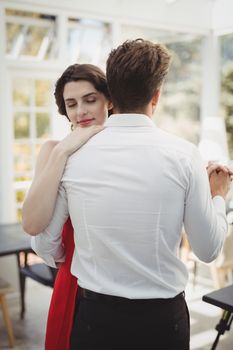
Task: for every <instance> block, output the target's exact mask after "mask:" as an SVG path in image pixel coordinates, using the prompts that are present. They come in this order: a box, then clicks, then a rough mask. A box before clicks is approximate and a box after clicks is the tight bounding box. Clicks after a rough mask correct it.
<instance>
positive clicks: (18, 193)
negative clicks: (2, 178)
mask: <svg viewBox="0 0 233 350" xmlns="http://www.w3.org/2000/svg"><path fill="white" fill-rule="evenodd" d="M25 195H26V192H25V191H24V190H19V191H16V202H17V203H18V204H21V203H23V201H24V198H25Z"/></svg>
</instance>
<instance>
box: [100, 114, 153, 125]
mask: <svg viewBox="0 0 233 350" xmlns="http://www.w3.org/2000/svg"><path fill="white" fill-rule="evenodd" d="M105 125H106V126H117V127H118V126H150V127H155V124H154V122H153V121H152V120H151V118H150V117H148V116H147V115H145V114H136V113H132V114H126V113H121V114H112V115H111V116H110V117H109V118H108V120H107V121H106V123H105Z"/></svg>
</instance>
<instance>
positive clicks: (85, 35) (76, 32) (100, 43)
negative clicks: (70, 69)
mask: <svg viewBox="0 0 233 350" xmlns="http://www.w3.org/2000/svg"><path fill="white" fill-rule="evenodd" d="M111 46H112V42H111V30H110V25H109V24H107V23H103V22H100V21H98V20H87V19H74V18H70V19H69V30H68V56H69V61H70V63H75V62H77V61H78V62H80V63H92V64H98V65H100V66H102V67H105V62H106V58H107V55H108V53H109V52H110V49H111Z"/></svg>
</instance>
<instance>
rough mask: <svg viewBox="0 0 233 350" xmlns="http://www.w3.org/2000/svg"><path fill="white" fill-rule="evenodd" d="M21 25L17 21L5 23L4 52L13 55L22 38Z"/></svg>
mask: <svg viewBox="0 0 233 350" xmlns="http://www.w3.org/2000/svg"><path fill="white" fill-rule="evenodd" d="M22 31H23V25H22V24H18V23H6V52H7V54H11V55H14V53H15V52H16V49H17V47H18V46H19V45H20V41H21V40H22V37H21V33H22Z"/></svg>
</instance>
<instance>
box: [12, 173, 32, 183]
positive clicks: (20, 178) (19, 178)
mask: <svg viewBox="0 0 233 350" xmlns="http://www.w3.org/2000/svg"><path fill="white" fill-rule="evenodd" d="M31 180H32V177H31V176H29V175H21V176H17V175H16V176H15V181H16V182H18V181H31Z"/></svg>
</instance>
